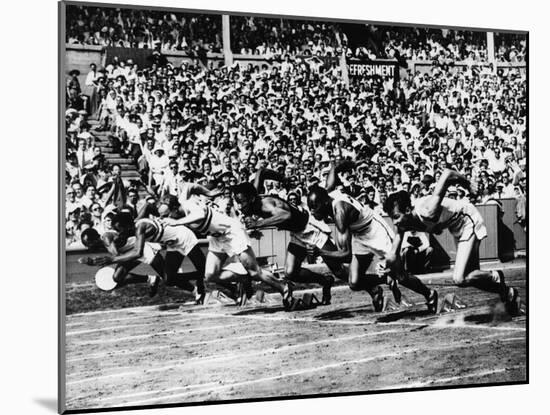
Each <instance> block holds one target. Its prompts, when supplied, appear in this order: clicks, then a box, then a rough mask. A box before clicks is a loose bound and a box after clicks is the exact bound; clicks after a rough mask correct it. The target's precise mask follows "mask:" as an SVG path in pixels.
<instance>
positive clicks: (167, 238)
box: [136, 218, 185, 243]
mask: <svg viewBox="0 0 550 415" xmlns="http://www.w3.org/2000/svg"><path fill="white" fill-rule="evenodd" d="M140 223H147V224H149V225H153V227H154V228H155V233H154V234H153V235H152V236H149V237H147V238H146V239H145V240H146V241H147V242H157V243H167V242H170V243H174V241H177V240H178V237H179V235H180V234H179V232H180V229H179V228H180V227H182V226H185V225H170V224H168V223H164V222H162V221H161V220H159V219H149V218H144V219H139V220H137V221H136V227H137V226H138V225H139V224H140Z"/></svg>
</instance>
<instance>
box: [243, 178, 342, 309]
mask: <svg viewBox="0 0 550 415" xmlns="http://www.w3.org/2000/svg"><path fill="white" fill-rule="evenodd" d="M266 178H269V179H271V180H279V181H282V180H283V177H282V175H280V174H279V173H277V172H274V171H272V170H260V171H259V172H258V173H257V175H256V180H255V183H254V184H251V183H241V184H239V185H237V186H235V188H234V189H233V193H234V195H235V201H236V202H237V205H238V207H239V210H240V211H241V213H242V214H243V215H244V223H245V225H246V227H247V229H262V228H268V227H272V226H274V227H276V228H277V229H279V230H283V231H289V232H290V237H291V239H290V242H289V244H288V248H287V254H286V258H285V278H286V279H288V280H290V281H294V282H302V283H316V284H319V285H321V286H322V287H323V293H322V300H321V303H322V304H330V302H331V287H332V285H333V284H334V278H333V277H332V276H331V275H327V274H321V273H317V272H313V271H311V270H310V269H307V268H303V267H302V263H303V261H304V259H305V258H306V256H307V251H308V248H310V247H312V246H313V247H316V248H318V249H319V250H322V249H325V250H333V251H334V250H336V245H335V244H334V243H333V242H332V240H331V238H330V233H331V230H330V228H329V226H328V225H327V224H326V223H324V222H321V221H317V220H316V219H315V218H313V216H312V215H311V214H310V213H309V212H308V211H307V210H305V209H301V208H299V207H297V206H295V205H293V204H292V203H290V202H288V201H286V200H283V199H281V198H279V197H277V196H272V195H260V194H259V193H260V192H261V191H262V190H263V181H264V180H265V179H266ZM322 258H323V260H324V262H325V263H326V264H327V266H328V267H329V269H330V270H331V271H332V273H333V274H334V275H335V276H337V277H338V278H340V279H343V280H347V272H346V270H345V268H344V267H343V265H342V263H341V262H339V261H336V260H334V259H331V258H329V257H326V256H322Z"/></svg>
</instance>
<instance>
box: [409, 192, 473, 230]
mask: <svg viewBox="0 0 550 415" xmlns="http://www.w3.org/2000/svg"><path fill="white" fill-rule="evenodd" d="M429 197H430V196H424V197H421V198H419V199H417V200H416V202H415V203H414V210H413V212H414V214H415V215H416V217H417V218H418V219H419V220H420V221H421V222H422V223H423V224H424V225H425V226H426V232H429V233H441V232H442V231H443V229H448V228H453V227H455V226H456V225H458V224H459V223H460V222H461V221H462V220H464V218H465V217H469V216H471V214H472V213H471V212H472V211H471V209H474V210H475V206H474V205H472V204H471V203H469V202H466V201H462V200H454V199H449V198H446V197H444V198H443V200H442V201H441V212H440V214H439V218H438V219H437V220H436V221H431V220H429V219H427V218H426V216H427V212H426V210H425V207H424V205H425V202H426V200H427V199H428V198H429ZM472 223H473V221H472Z"/></svg>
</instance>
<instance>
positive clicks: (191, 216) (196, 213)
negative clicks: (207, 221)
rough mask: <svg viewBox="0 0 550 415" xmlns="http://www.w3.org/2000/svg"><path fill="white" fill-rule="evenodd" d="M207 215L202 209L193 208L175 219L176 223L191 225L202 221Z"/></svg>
mask: <svg viewBox="0 0 550 415" xmlns="http://www.w3.org/2000/svg"><path fill="white" fill-rule="evenodd" d="M205 217H206V213H205V212H204V210H202V209H193V211H191V212H189V213H187V214H186V215H185V216H183V217H182V218H179V219H176V220H174V222H173V224H174V225H190V224H192V223H195V222H200V221H201V220H203V219H204V218H205Z"/></svg>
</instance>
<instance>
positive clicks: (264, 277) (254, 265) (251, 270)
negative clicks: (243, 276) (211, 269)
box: [239, 246, 291, 301]
mask: <svg viewBox="0 0 550 415" xmlns="http://www.w3.org/2000/svg"><path fill="white" fill-rule="evenodd" d="M239 260H240V261H241V264H243V267H244V269H246V271H247V272H248V275H250V278H252V279H253V280H255V281H262V282H265V283H266V284H267V285H269V286H270V287H272V288H274V289H275V290H277V291H278V292H279V293H281V295H282V296H283V301H286V300H287V299H289V298H290V297H291V292H290V289H289V287H288V284H286V283H284V282H282V281H280V280H278V279H277V278H275V276H274V275H273V274H272V273H271V272H269V271H267V270H265V269H261V268H260V266H259V265H258V260H257V259H256V255H255V254H254V251H253V250H252V248H251V247H250V246H249V247H247V248H246V250H245V251H243V252H241V253H240V254H239Z"/></svg>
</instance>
